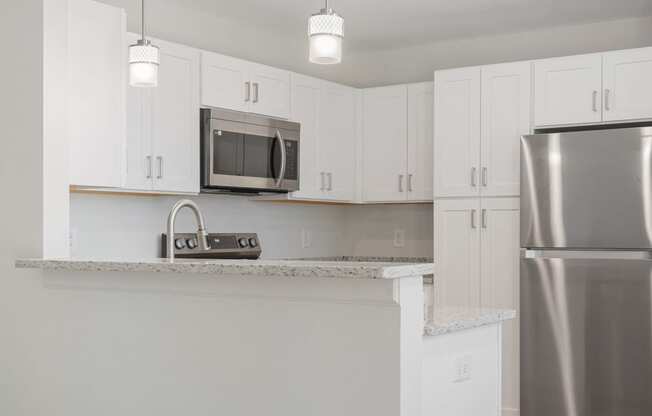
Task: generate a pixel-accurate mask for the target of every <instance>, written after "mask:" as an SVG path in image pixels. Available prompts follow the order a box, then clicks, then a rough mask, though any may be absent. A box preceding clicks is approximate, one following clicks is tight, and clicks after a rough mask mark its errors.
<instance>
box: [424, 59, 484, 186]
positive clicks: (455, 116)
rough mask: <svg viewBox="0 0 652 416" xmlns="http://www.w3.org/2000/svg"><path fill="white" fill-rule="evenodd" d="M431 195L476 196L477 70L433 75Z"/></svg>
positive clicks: (478, 94) (459, 70)
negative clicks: (433, 139) (433, 117)
mask: <svg viewBox="0 0 652 416" xmlns="http://www.w3.org/2000/svg"><path fill="white" fill-rule="evenodd" d="M434 129H435V142H434V143H435V144H434V160H435V166H434V169H435V178H434V186H435V196H436V197H455V196H477V195H478V194H479V182H478V175H479V172H478V170H479V165H480V68H463V69H453V70H446V71H438V72H435V121H434Z"/></svg>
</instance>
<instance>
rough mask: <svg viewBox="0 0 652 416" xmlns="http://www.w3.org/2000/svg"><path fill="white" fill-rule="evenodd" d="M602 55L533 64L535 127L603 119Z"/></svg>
mask: <svg viewBox="0 0 652 416" xmlns="http://www.w3.org/2000/svg"><path fill="white" fill-rule="evenodd" d="M601 91H602V55H601V54H591V55H579V56H568V57H563V58H552V59H544V60H540V61H536V62H535V63H534V117H535V124H536V125H537V126H553V125H569V124H587V123H599V122H601V121H602V94H601Z"/></svg>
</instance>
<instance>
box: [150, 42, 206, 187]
mask: <svg viewBox="0 0 652 416" xmlns="http://www.w3.org/2000/svg"><path fill="white" fill-rule="evenodd" d="M157 43H158V45H159V47H160V48H161V65H160V68H159V85H158V87H157V88H156V89H153V90H152V102H151V109H152V110H151V111H152V118H151V120H152V126H151V130H152V143H153V155H154V189H156V190H159V191H170V192H199V169H198V167H199V146H198V144H199V123H198V120H199V118H198V114H199V52H198V51H197V50H195V49H192V48H188V47H185V46H180V45H175V44H172V43H168V42H162V41H157Z"/></svg>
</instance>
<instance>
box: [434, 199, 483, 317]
mask: <svg viewBox="0 0 652 416" xmlns="http://www.w3.org/2000/svg"><path fill="white" fill-rule="evenodd" d="M479 208H480V202H479V199H477V198H470V199H448V200H447V199H443V200H438V201H437V202H436V203H435V221H434V223H435V241H434V243H435V244H434V245H435V276H437V278H436V279H435V302H436V304H437V305H438V306H464V307H479V306H480V215H479Z"/></svg>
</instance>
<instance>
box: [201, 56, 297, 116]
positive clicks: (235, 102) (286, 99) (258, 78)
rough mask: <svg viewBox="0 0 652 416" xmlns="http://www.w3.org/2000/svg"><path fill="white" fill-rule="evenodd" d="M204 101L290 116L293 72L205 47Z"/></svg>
mask: <svg viewBox="0 0 652 416" xmlns="http://www.w3.org/2000/svg"><path fill="white" fill-rule="evenodd" d="M201 104H202V105H204V106H209V107H218V108H226V109H230V110H236V111H247V112H251V113H257V114H262V115H267V116H271V117H277V118H289V117H290V73H289V72H287V71H284V70H281V69H277V68H273V67H270V66H266V65H260V64H256V63H253V62H248V61H244V60H241V59H236V58H232V57H230V56H225V55H220V54H217V53H213V52H206V51H202V53H201Z"/></svg>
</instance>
